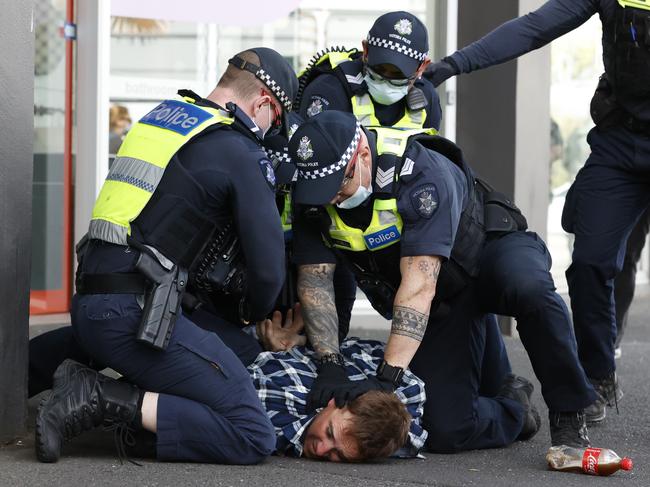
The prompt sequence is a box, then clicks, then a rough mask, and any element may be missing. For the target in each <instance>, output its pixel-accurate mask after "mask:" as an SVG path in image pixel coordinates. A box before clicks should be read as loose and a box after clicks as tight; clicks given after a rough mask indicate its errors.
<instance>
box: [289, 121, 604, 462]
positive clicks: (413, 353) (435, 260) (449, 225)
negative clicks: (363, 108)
mask: <svg viewBox="0 0 650 487" xmlns="http://www.w3.org/2000/svg"><path fill="white" fill-rule="evenodd" d="M289 148H290V151H289V152H290V156H291V157H292V159H293V160H294V161H295V162H296V164H297V166H298V170H299V173H298V182H297V183H296V188H295V191H294V198H295V203H296V205H300V206H299V207H297V208H296V212H295V219H294V240H295V241H294V260H295V261H296V263H297V264H298V265H299V276H298V294H299V298H300V300H301V304H302V309H303V315H304V317H305V326H306V330H307V334H308V337H309V339H310V342H311V343H312V345H313V347H314V348H315V350H316V352H317V354H318V355H319V356H320V368H319V376H318V379H317V380H316V381H315V384H314V386H313V389H312V391H311V395H310V401H311V402H312V407H317V406H320V405H321V404H322V403H323V402H324V401H327V400H329V399H330V398H331V397H334V398H335V399H336V400H337V402H338V403H344V402H345V401H346V400H350V399H352V398H354V397H356V396H358V395H359V394H362V393H363V392H365V391H366V390H370V389H384V390H393V389H394V388H395V387H396V385H398V384H399V383H400V379H401V374H402V373H403V370H404V369H405V368H406V367H407V366H410V368H411V369H412V370H413V372H414V373H416V374H417V375H418V376H419V377H421V378H422V379H423V380H424V382H425V386H426V392H427V402H426V405H425V411H424V427H425V428H426V429H427V430H428V432H429V440H428V443H427V446H428V448H429V449H431V450H434V451H457V450H467V449H475V448H491V447H499V446H504V445H507V444H509V443H511V442H512V441H514V440H515V439H526V438H530V437H531V436H532V435H534V434H535V433H536V432H537V430H538V429H539V427H540V420H539V416H538V415H537V414H536V411H535V410H534V408H532V406H531V403H530V394H531V392H532V384H531V383H530V382H528V381H527V380H526V379H524V378H521V377H517V376H512V375H507V376H505V377H506V379H505V380H504V381H503V383H502V384H501V387H500V390H499V391H497V392H496V393H492V394H487V393H486V392H485V390H484V384H483V383H482V379H483V378H484V377H482V375H481V369H482V366H483V367H485V366H486V365H487V366H489V365H490V364H484V363H483V361H484V360H485V359H488V357H487V356H486V357H484V352H485V353H487V349H486V347H487V344H486V340H490V339H493V338H490V337H489V336H486V327H485V326H484V325H483V323H484V322H483V321H482V320H483V318H484V317H485V315H486V314H487V313H498V314H502V315H509V316H514V317H515V318H516V319H517V322H518V329H519V334H520V336H521V339H522V341H523V344H524V346H525V347H526V350H527V352H528V354H529V356H530V359H531V362H532V365H533V368H534V370H535V373H536V374H537V377H538V379H539V380H540V382H541V383H542V394H543V396H544V399H545V401H546V403H547V405H548V407H549V410H550V416H549V417H550V422H551V440H552V443H553V444H554V445H558V444H567V445H581V446H584V445H588V444H589V439H588V437H587V429H586V425H585V421H584V414H583V412H582V410H583V408H585V407H586V406H588V405H589V404H590V403H591V402H592V401H593V400H594V398H595V393H594V390H593V388H592V386H591V384H590V383H589V381H588V380H587V378H586V376H585V374H584V371H583V370H582V368H581V366H580V363H579V361H578V356H577V351H576V343H575V338H574V336H573V332H572V329H571V324H570V320H569V315H568V311H567V309H566V306H565V305H564V302H563V301H562V299H561V298H560V296H559V295H558V294H557V293H556V292H555V287H554V285H553V281H552V278H551V276H550V273H549V269H550V265H551V259H550V256H549V253H548V251H547V250H546V246H545V244H544V242H543V241H542V239H541V238H540V237H539V236H537V235H536V234H535V233H532V232H526V231H523V230H524V229H525V228H526V223H525V218H524V217H523V216H522V215H521V213H520V212H519V210H518V209H517V208H516V207H515V206H514V205H513V204H512V203H511V202H510V201H508V200H507V199H506V198H505V197H504V196H503V195H502V194H500V193H498V192H495V191H493V190H492V189H491V188H490V187H489V186H488V185H487V184H485V183H482V182H481V181H478V180H476V179H475V178H474V176H473V175H472V171H471V169H470V168H469V167H468V166H467V165H466V164H465V162H464V161H463V158H462V154H461V152H460V150H459V149H458V148H457V147H456V146H455V145H454V144H453V143H451V142H449V141H447V140H446V139H443V138H441V137H437V136H434V135H430V134H429V133H427V131H423V130H410V131H409V130H396V129H391V128H381V127H380V128H371V129H367V128H364V127H361V126H360V125H359V124H358V122H357V121H356V119H355V117H354V116H353V115H351V114H347V113H343V112H335V111H328V112H323V113H322V114H320V115H317V116H315V117H313V118H312V119H310V120H308V121H307V122H305V123H304V124H303V125H302V126H301V127H300V128H299V129H298V130H297V131H296V133H295V134H294V136H293V138H292V139H291V142H290V144H289ZM337 254H338V256H339V259H341V260H342V261H344V262H345V263H346V265H348V266H350V268H351V269H352V270H353V271H354V273H355V275H356V278H357V282H358V284H359V287H360V288H361V289H362V290H363V291H364V292H365V293H366V295H367V296H368V299H369V300H370V301H371V303H372V305H373V307H374V308H375V309H376V310H378V311H379V312H380V313H381V314H382V315H383V316H384V317H386V318H387V319H392V328H391V334H390V338H389V340H388V344H387V347H386V352H385V361H384V363H383V364H382V366H381V367H380V368H379V369H378V370H379V371H378V374H377V377H376V378H374V377H373V378H371V379H369V380H367V381H365V382H361V383H359V382H357V383H356V384H355V383H351V382H350V381H349V380H348V378H347V376H346V375H345V373H344V371H342V369H341V367H340V364H341V361H340V356H339V351H338V342H337V339H336V338H337V337H336V312H335V309H334V306H333V299H332V286H331V279H332V274H333V271H334V265H335V264H334V263H335V262H336V256H337ZM487 335H489V332H488V333H487ZM506 360H507V359H506ZM494 365H495V366H496V365H497V364H496V363H495V364H494ZM486 375H487V374H486Z"/></svg>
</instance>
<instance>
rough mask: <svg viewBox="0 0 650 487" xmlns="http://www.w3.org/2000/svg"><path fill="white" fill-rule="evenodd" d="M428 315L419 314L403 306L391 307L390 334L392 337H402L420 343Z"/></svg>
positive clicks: (425, 328)
mask: <svg viewBox="0 0 650 487" xmlns="http://www.w3.org/2000/svg"><path fill="white" fill-rule="evenodd" d="M428 321H429V315H425V314H424V313H420V312H419V311H418V310H416V309H413V308H407V307H405V306H395V307H393V324H392V326H391V333H392V334H393V335H403V336H406V337H409V338H412V339H413V340H417V341H418V342H421V341H422V337H424V332H425V331H426V330H427V322H428Z"/></svg>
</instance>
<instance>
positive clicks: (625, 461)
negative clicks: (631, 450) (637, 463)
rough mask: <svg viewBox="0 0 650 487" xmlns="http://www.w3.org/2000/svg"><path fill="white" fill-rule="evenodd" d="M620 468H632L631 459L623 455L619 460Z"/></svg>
mask: <svg viewBox="0 0 650 487" xmlns="http://www.w3.org/2000/svg"><path fill="white" fill-rule="evenodd" d="M621 468H622V469H623V470H632V459H631V458H627V457H625V458H624V459H623V460H621Z"/></svg>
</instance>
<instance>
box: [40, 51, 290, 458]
mask: <svg viewBox="0 0 650 487" xmlns="http://www.w3.org/2000/svg"><path fill="white" fill-rule="evenodd" d="M296 89H297V80H296V78H295V74H294V73H293V71H292V69H291V67H290V66H289V65H288V63H287V62H286V61H285V60H284V59H283V57H282V56H281V55H280V54H278V53H277V52H275V51H273V50H271V49H268V48H254V49H249V50H247V51H244V52H242V53H239V54H238V55H235V56H234V57H233V58H232V59H230V60H229V66H228V68H227V70H226V71H225V73H224V75H223V76H222V78H221V79H220V81H219V83H218V85H217V87H216V88H215V89H214V90H213V92H212V93H211V94H210V95H209V96H208V97H207V98H205V99H203V98H201V97H199V96H198V95H196V94H194V93H192V92H189V91H181V92H180V94H181V95H182V99H181V100H166V101H164V102H163V103H161V104H160V105H159V106H158V107H156V108H155V109H153V110H152V111H151V112H149V113H148V114H147V115H145V116H144V117H143V118H142V119H141V120H140V122H139V123H137V124H136V125H135V126H134V127H133V128H132V129H131V131H130V132H129V134H128V136H127V137H126V139H125V141H124V144H123V145H122V147H121V148H120V152H119V153H118V155H117V158H116V160H115V162H114V164H113V166H112V168H111V170H110V172H109V175H108V177H107V178H106V181H105V183H104V186H103V187H102V190H101V192H100V194H99V197H98V199H97V202H96V203H95V207H94V209H93V215H92V219H91V222H90V227H89V232H88V237H89V242H88V244H87V245H86V246H82V248H81V251H80V265H79V268H80V271H79V274H78V278H77V293H76V295H75V296H74V298H73V303H72V312H71V315H72V325H73V330H74V333H75V338H76V340H77V341H78V343H79V344H80V345H81V346H82V348H83V349H84V350H85V351H86V352H87V353H88V354H89V355H90V356H91V357H92V359H93V360H95V361H97V362H98V363H101V364H103V365H105V366H108V367H111V368H112V369H114V370H116V371H118V372H119V373H121V374H122V375H123V376H124V377H125V378H126V379H127V380H128V382H129V383H132V384H135V385H131V384H129V383H126V382H117V381H114V380H112V379H109V378H107V377H104V376H101V375H99V374H98V373H97V372H95V371H93V370H92V369H89V368H86V367H83V366H81V365H79V364H76V363H75V362H72V361H66V362H64V363H63V364H62V365H61V366H60V367H59V368H58V369H57V371H56V373H55V375H54V384H53V392H52V394H51V395H50V396H48V397H47V398H46V399H45V400H44V402H43V403H42V405H41V406H40V408H39V411H38V414H37V420H36V453H37V457H38V459H39V460H40V461H44V462H54V461H56V460H57V459H58V458H59V455H60V451H61V444H62V442H63V441H64V440H68V439H70V438H71V437H73V436H76V435H78V434H80V433H81V432H82V431H83V430H86V429H89V428H90V427H92V426H97V425H99V424H102V423H103V424H110V425H112V427H113V428H114V429H115V431H116V434H118V436H121V435H124V434H126V432H127V431H128V430H130V429H136V430H137V429H139V428H144V429H145V430H148V431H150V432H154V433H156V438H157V440H156V441H157V444H156V449H157V457H158V459H160V460H180V461H202V462H222V463H243V464H248V463H255V462H259V461H260V460H261V459H263V458H264V457H265V456H266V455H268V454H270V453H271V452H272V451H273V449H274V445H275V435H274V432H273V428H272V425H271V424H270V422H269V420H268V418H267V417H266V414H265V412H264V409H263V407H262V405H261V403H260V401H259V399H258V398H257V395H256V393H255V390H254V388H253V385H252V383H251V382H250V378H249V376H248V374H247V372H246V369H245V368H244V367H243V365H242V364H241V363H240V362H239V361H238V360H237V358H236V357H235V355H234V354H233V352H232V351H231V350H230V349H228V348H227V347H226V346H225V345H224V343H223V342H222V341H221V340H220V339H219V337H218V336H217V335H216V334H214V333H210V332H207V331H205V330H203V329H202V328H200V327H198V326H197V325H195V324H194V323H193V322H192V321H191V320H190V319H189V318H188V317H187V316H186V315H185V314H184V313H183V312H181V311H180V302H181V300H182V295H183V291H184V288H185V286H186V285H187V281H188V278H189V279H190V280H191V279H192V275H193V272H194V269H195V265H194V264H195V260H196V256H197V255H199V254H200V251H201V249H202V248H203V247H205V246H206V244H207V243H208V242H209V241H210V240H211V239H212V238H213V237H214V235H220V233H223V230H224V228H228V226H229V225H230V226H231V227H232V230H231V231H232V232H235V233H236V234H237V235H238V237H239V241H240V243H241V248H242V252H243V256H244V260H245V262H246V265H247V272H246V282H247V286H248V287H247V289H246V296H245V297H246V299H245V300H243V301H242V302H245V303H246V306H241V307H240V310H239V315H240V319H241V320H242V321H246V322H248V321H256V320H261V319H263V318H264V317H265V315H266V314H267V313H268V312H269V311H270V310H271V309H272V306H273V304H274V301H275V299H276V297H277V295H278V293H279V290H280V287H281V285H282V282H283V278H284V249H283V238H282V230H281V225H280V219H279V217H278V214H277V211H276V209H275V207H274V204H273V203H274V175H273V169H272V166H271V163H270V161H269V160H268V157H267V156H266V153H265V152H264V151H263V149H262V146H261V141H262V139H263V137H264V135H265V134H266V133H267V132H268V131H269V130H274V129H275V128H278V127H280V126H281V124H282V119H283V117H284V115H285V114H286V112H288V111H289V110H291V107H292V104H291V100H292V99H293V98H294V96H295V93H296ZM251 195H255V204H251ZM222 270H223V269H222ZM229 274H230V273H229V272H226V275H229ZM226 284H227V283H225V282H224V285H226ZM143 308H144V309H143ZM174 323H175V326H172V325H174Z"/></svg>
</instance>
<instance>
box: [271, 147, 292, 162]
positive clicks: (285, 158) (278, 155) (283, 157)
mask: <svg viewBox="0 0 650 487" xmlns="http://www.w3.org/2000/svg"><path fill="white" fill-rule="evenodd" d="M266 155H268V156H269V158H271V159H273V160H275V161H278V163H286V164H290V163H291V157H289V152H287V151H282V152H281V151H277V150H271V149H266Z"/></svg>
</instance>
